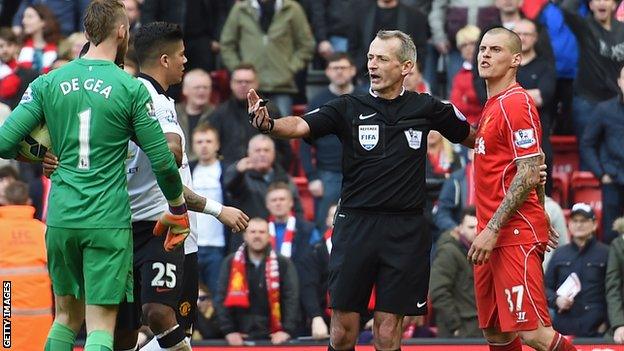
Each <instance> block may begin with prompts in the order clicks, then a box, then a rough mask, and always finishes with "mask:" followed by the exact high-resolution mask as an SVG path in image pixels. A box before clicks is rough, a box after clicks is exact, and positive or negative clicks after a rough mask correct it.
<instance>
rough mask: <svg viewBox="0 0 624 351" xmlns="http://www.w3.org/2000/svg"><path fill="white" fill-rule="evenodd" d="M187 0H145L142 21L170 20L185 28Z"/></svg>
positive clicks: (143, 22)
mask: <svg viewBox="0 0 624 351" xmlns="http://www.w3.org/2000/svg"><path fill="white" fill-rule="evenodd" d="M185 12H186V1H169V0H143V1H142V5H141V23H142V24H148V23H152V22H158V21H163V22H169V23H176V24H179V25H180V27H182V28H184V20H185V18H184V13H185Z"/></svg>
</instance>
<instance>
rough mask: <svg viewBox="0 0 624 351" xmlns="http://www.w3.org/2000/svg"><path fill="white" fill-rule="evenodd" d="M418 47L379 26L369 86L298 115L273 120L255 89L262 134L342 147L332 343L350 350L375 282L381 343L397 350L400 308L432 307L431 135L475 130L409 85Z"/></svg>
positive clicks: (456, 137) (469, 135)
mask: <svg viewBox="0 0 624 351" xmlns="http://www.w3.org/2000/svg"><path fill="white" fill-rule="evenodd" d="M415 58H416V47H415V46H414V43H413V41H412V40H411V38H410V37H409V36H408V35H407V34H405V33H403V32H400V31H396V30H390V31H383V30H382V31H380V32H378V33H377V36H376V38H375V39H374V40H373V41H372V42H371V44H370V47H369V51H368V74H369V76H370V82H371V88H370V91H369V92H368V93H366V94H361V95H356V94H354V95H343V96H341V97H339V98H336V99H334V100H332V101H330V102H328V103H327V104H326V105H324V106H322V107H320V108H318V109H316V110H313V111H311V112H309V113H308V114H306V115H305V116H303V118H301V117H295V116H292V117H284V118H280V119H275V120H273V119H271V118H270V116H269V114H268V112H267V110H266V108H265V107H264V104H265V101H263V100H261V99H260V98H259V97H258V95H257V94H256V92H255V91H254V90H250V91H249V93H248V95H247V97H248V103H249V111H250V121H251V123H252V124H253V125H254V126H255V127H256V128H258V129H259V130H260V131H261V132H263V133H270V134H271V135H274V136H278V137H283V138H308V139H315V138H320V137H322V136H325V135H328V134H335V135H336V136H338V138H339V139H340V141H341V143H342V146H343V159H342V167H343V171H342V173H343V181H342V194H341V203H340V208H339V210H338V212H337V214H336V217H335V226H334V234H333V236H332V244H333V248H332V252H331V257H330V261H329V296H330V307H331V308H332V309H333V315H332V318H331V327H330V345H329V348H328V350H330V351H331V350H354V348H355V343H356V341H357V336H358V332H359V330H358V329H359V320H360V318H359V317H360V312H362V311H365V310H366V308H367V305H368V300H369V297H370V294H371V290H372V289H373V287H374V289H375V294H376V303H375V316H374V327H373V335H374V336H375V340H374V345H375V348H376V349H377V350H399V349H400V341H401V333H402V330H401V326H402V320H403V316H406V315H410V316H413V315H423V314H426V312H427V293H428V284H429V253H430V249H431V240H432V239H431V235H430V233H429V230H428V228H427V222H426V220H425V218H424V217H423V208H424V206H425V193H426V190H425V162H426V157H427V133H429V131H430V130H437V131H439V132H440V133H442V135H444V136H445V137H446V138H447V139H448V140H450V141H452V142H454V143H459V142H461V143H462V144H464V145H466V146H468V147H471V148H472V147H473V146H474V138H475V131H474V129H472V128H471V127H470V125H469V124H468V123H467V122H466V120H465V118H464V117H463V115H462V114H461V113H460V112H459V111H457V110H456V109H455V108H454V107H453V106H452V105H450V104H445V103H442V102H441V101H439V100H437V99H436V98H434V97H432V96H430V95H427V94H418V93H413V92H409V91H406V90H405V88H404V87H403V79H404V78H405V76H406V75H407V74H408V73H409V72H410V71H411V70H412V68H413V66H414V64H415Z"/></svg>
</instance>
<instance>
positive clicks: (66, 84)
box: [0, 59, 182, 228]
mask: <svg viewBox="0 0 624 351" xmlns="http://www.w3.org/2000/svg"><path fill="white" fill-rule="evenodd" d="M43 122H45V123H46V124H47V126H48V129H49V131H50V139H51V140H52V150H53V152H54V153H55V154H56V155H57V157H58V159H59V167H58V168H57V169H56V170H55V171H54V173H53V174H52V177H51V179H52V188H51V190H50V198H49V201H48V215H47V224H48V225H50V226H54V227H65V228H130V225H131V224H130V207H129V203H128V189H127V184H126V174H125V173H126V170H125V160H126V158H127V154H128V140H129V139H130V138H131V137H132V136H135V137H136V141H137V144H139V145H141V148H142V149H143V151H145V153H146V154H147V156H148V157H149V159H150V161H151V164H152V170H153V171H154V174H155V175H156V177H157V180H158V184H159V186H160V188H161V189H162V191H163V193H164V195H165V197H166V198H167V199H168V200H172V199H177V198H179V197H180V196H181V194H182V183H181V182H180V176H179V173H178V169H177V166H176V164H175V159H174V157H173V154H172V153H171V152H170V151H169V148H168V147H167V142H166V140H165V137H164V134H163V132H162V130H161V128H160V126H159V125H158V122H157V121H156V120H155V112H154V108H153V105H152V101H151V98H150V95H149V93H148V91H147V89H146V88H145V87H144V85H143V84H141V83H140V82H139V81H138V80H137V79H135V78H134V77H132V76H130V75H128V74H127V73H126V72H124V71H123V70H121V69H120V68H119V67H117V66H116V65H115V64H114V63H113V62H111V61H105V60H90V59H77V60H74V61H72V62H71V63H68V64H66V65H65V66H63V67H61V68H59V69H56V70H54V71H52V72H50V73H48V74H46V75H43V76H40V77H39V78H37V79H36V80H35V81H33V82H32V83H31V84H30V86H29V87H28V89H27V90H26V92H25V93H24V95H23V97H22V100H21V101H20V103H19V105H18V106H17V108H16V109H15V110H14V111H13V112H12V113H11V115H10V116H9V118H8V119H7V121H6V122H5V123H4V125H3V126H2V127H0V157H3V158H14V157H15V156H16V153H17V151H16V150H17V147H16V146H17V144H18V143H19V142H20V141H21V140H22V139H23V138H24V137H25V136H26V135H27V134H29V133H30V131H31V130H33V128H34V127H36V126H37V125H38V124H40V123H43Z"/></svg>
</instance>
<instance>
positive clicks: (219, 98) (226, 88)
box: [210, 69, 230, 105]
mask: <svg viewBox="0 0 624 351" xmlns="http://www.w3.org/2000/svg"><path fill="white" fill-rule="evenodd" d="M210 78H212V95H211V96H210V102H211V103H213V104H215V105H218V104H220V103H222V102H223V101H225V100H227V99H228V98H229V97H230V74H229V73H228V71H227V70H226V69H220V70H218V71H212V72H210Z"/></svg>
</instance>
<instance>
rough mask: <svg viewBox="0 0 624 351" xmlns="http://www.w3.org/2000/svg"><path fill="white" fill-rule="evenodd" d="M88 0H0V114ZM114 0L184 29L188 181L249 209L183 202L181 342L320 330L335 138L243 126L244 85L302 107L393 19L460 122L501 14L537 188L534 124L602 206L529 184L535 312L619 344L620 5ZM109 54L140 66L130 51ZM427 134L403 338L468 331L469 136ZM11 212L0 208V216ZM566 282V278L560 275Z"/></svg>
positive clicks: (335, 195)
mask: <svg viewBox="0 0 624 351" xmlns="http://www.w3.org/2000/svg"><path fill="white" fill-rule="evenodd" d="M88 2H89V1H88V0H76V1H65V0H47V1H36V0H23V1H19V0H17V1H16V0H4V1H2V0H0V6H1V7H0V121H1V120H2V119H3V118H5V117H6V116H7V115H8V114H9V113H10V111H11V109H12V108H14V107H15V106H16V105H17V104H18V103H19V100H20V98H21V96H22V94H23V93H24V91H25V90H26V88H27V86H28V84H29V83H30V82H31V81H32V80H34V79H35V78H36V77H37V76H39V75H41V74H46V73H48V72H50V71H51V70H54V69H57V68H59V67H61V66H62V65H64V64H66V63H67V62H69V61H71V60H73V59H75V58H77V57H78V55H79V53H80V50H81V48H82V47H83V45H84V44H85V43H86V41H87V38H86V37H85V35H84V33H83V32H82V29H83V28H82V25H81V17H82V16H81V13H82V11H83V10H84V9H85V8H86V5H87V4H88ZM123 2H124V4H125V6H126V11H127V13H128V17H129V19H130V32H131V33H132V31H135V30H136V29H137V28H139V27H140V26H141V25H143V24H145V23H150V22H153V21H167V22H173V23H177V24H179V25H180V26H181V27H182V28H183V29H184V34H185V39H184V42H185V47H186V57H187V58H188V63H187V64H186V74H185V76H184V80H183V82H182V84H181V86H178V87H172V88H171V89H170V91H169V92H168V93H169V95H170V96H172V97H174V98H175V99H176V101H177V105H176V110H177V115H178V116H177V117H178V121H179V124H180V125H181V127H182V129H183V130H184V132H185V134H186V135H187V137H188V138H189V140H190V142H189V143H187V148H188V150H186V151H187V153H188V154H189V158H190V159H191V160H192V162H191V163H190V167H191V171H192V174H193V185H194V188H195V190H196V191H197V193H198V194H201V195H204V196H206V197H209V198H212V199H214V200H216V201H219V202H222V203H224V204H227V205H232V206H236V207H238V208H240V209H242V210H243V211H244V212H245V213H246V214H247V215H248V216H249V217H250V218H251V217H259V218H263V219H265V220H264V221H257V220H256V221H252V222H250V226H249V229H248V230H247V231H246V232H245V233H234V234H232V233H230V232H229V230H228V228H224V227H223V225H222V224H221V223H220V222H219V221H217V220H216V219H215V218H213V217H210V216H208V215H202V214H200V215H198V217H199V219H198V228H199V239H198V244H199V252H198V258H199V265H200V271H199V276H200V282H201V283H200V286H199V291H200V292H199V299H198V302H197V303H198V306H199V311H200V316H199V320H198V322H197V328H196V335H195V336H196V337H197V338H199V339H210V338H215V339H216V338H224V337H225V338H226V339H227V341H228V343H230V344H232V345H236V344H240V343H241V342H242V340H243V339H244V338H245V339H263V338H268V335H269V334H270V330H271V325H272V323H275V320H276V319H277V320H280V321H281V324H282V325H283V328H284V330H285V331H287V333H288V335H289V336H290V337H291V338H295V337H297V336H304V335H312V336H313V337H316V338H323V337H326V336H327V334H328V325H329V318H330V315H331V311H330V310H328V309H327V264H328V257H329V253H330V252H331V234H332V225H331V223H332V216H333V213H334V211H335V208H336V206H335V205H336V203H337V202H338V199H339V196H340V187H341V181H342V175H341V172H340V170H341V146H340V142H339V140H338V138H337V137H335V136H327V137H324V138H321V139H319V140H317V141H315V143H313V144H308V143H306V142H304V141H295V142H287V141H284V140H278V139H273V138H271V137H269V136H266V135H263V134H258V132H257V130H255V129H254V128H253V127H252V126H251V125H249V123H248V114H247V92H248V91H249V89H251V88H253V89H256V90H257V91H259V92H260V95H261V96H262V97H263V98H268V99H269V100H270V103H269V110H270V113H271V116H273V117H279V116H287V115H293V114H302V113H305V112H306V111H311V110H314V109H316V108H318V107H319V106H321V105H323V104H325V103H326V102H328V101H329V100H331V99H332V98H335V97H337V96H340V95H342V94H347V93H367V91H368V77H367V74H366V72H367V68H366V64H367V62H366V53H367V50H368V44H369V43H370V41H371V40H372V39H373V38H374V36H375V34H376V32H377V31H378V30H380V29H399V30H401V31H403V32H405V33H407V34H409V35H410V36H411V37H412V39H413V40H414V42H415V44H416V47H417V57H418V60H417V62H418V64H417V65H416V67H415V68H414V70H413V72H411V73H410V74H409V75H408V76H407V78H406V80H405V87H406V89H408V90H411V91H417V92H420V93H429V94H433V95H435V96H438V97H441V98H444V99H447V100H449V101H450V102H451V103H453V104H454V105H455V106H456V107H457V108H458V109H459V110H461V111H462V112H463V113H464V114H465V115H466V117H467V119H468V121H469V122H470V123H471V124H473V125H475V126H477V125H478V123H479V120H480V117H481V116H480V115H481V110H482V107H483V105H484V103H485V101H486V100H487V96H486V92H485V83H484V82H483V80H482V79H480V78H479V77H478V74H476V62H475V54H476V52H477V50H478V47H477V45H478V42H479V39H480V35H481V32H482V31H483V30H484V29H486V28H488V27H491V26H495V25H499V26H500V25H502V26H504V27H506V28H509V29H511V30H513V31H515V32H516V33H517V34H518V35H519V37H520V39H521V42H522V64H521V67H520V68H519V71H518V81H519V83H520V84H521V85H522V86H523V87H524V88H525V89H526V90H527V92H528V93H529V95H530V96H531V97H532V98H533V100H534V101H535V104H536V106H537V107H538V109H539V113H540V119H541V123H542V129H543V135H542V136H541V143H542V146H543V149H544V152H545V154H546V163H547V165H548V167H549V177H548V181H547V194H549V195H550V194H551V192H552V191H553V176H552V169H553V162H556V161H557V160H555V158H556V157H557V156H556V153H555V152H554V151H553V146H552V145H551V143H550V140H551V136H552V135H572V136H575V137H576V141H577V145H578V151H577V155H578V158H579V159H580V164H579V166H578V168H579V170H581V171H588V172H591V174H593V177H594V178H595V180H596V183H597V184H598V185H597V187H599V188H600V190H599V191H600V192H601V198H600V202H599V203H600V204H601V205H598V204H597V203H590V204H588V203H584V202H579V203H575V204H573V203H570V204H568V203H565V202H563V201H561V199H560V198H559V199H557V200H559V202H557V201H555V200H553V199H552V198H548V199H547V202H546V210H547V212H548V213H549V215H550V218H551V222H552V224H553V225H554V226H555V228H556V229H557V230H558V232H559V233H560V234H561V236H560V247H559V248H558V249H557V250H556V251H555V252H554V253H548V254H547V255H546V257H545V262H544V269H545V282H546V285H547V293H548V301H549V305H550V308H551V313H552V316H553V322H554V326H555V328H556V329H558V330H559V331H560V332H562V333H563V334H569V335H574V336H579V337H599V336H603V335H606V336H608V337H613V338H614V340H615V341H616V342H620V343H624V278H623V277H624V236H623V235H624V219H620V220H616V218H618V217H620V216H622V215H624V151H623V150H624V148H622V147H621V140H622V137H624V101H623V92H624V72H623V71H622V68H623V67H624V23H621V22H620V21H623V20H624V3H623V4H620V3H619V2H617V1H616V0H561V1H552V2H551V1H547V0H524V1H522V0H299V1H296V0H239V1H235V0H229V1H226V0H202V1H198V0H186V1H166V0H124V1H123ZM124 70H126V71H127V72H128V73H129V74H132V75H136V74H137V73H138V71H139V67H138V65H137V63H136V59H135V58H134V52H133V50H132V48H131V49H130V50H129V52H128V54H127V57H126V59H125V65H124ZM426 142H427V153H428V162H427V168H426V170H425V172H426V175H427V188H428V199H429V201H428V205H427V207H428V208H427V209H426V210H427V211H426V213H427V214H428V219H429V222H430V228H431V232H432V234H433V236H434V242H435V244H434V248H433V250H434V254H433V255H432V258H433V264H432V274H431V289H430V302H431V303H430V304H429V305H430V306H431V307H430V313H429V315H428V316H427V317H426V318H422V317H419V318H406V321H405V323H404V324H405V325H404V326H405V328H404V329H405V333H404V336H405V337H433V336H440V337H480V336H481V332H480V331H479V329H478V326H477V320H476V307H475V302H474V291H473V287H472V285H473V278H472V266H471V264H469V262H468V261H467V260H466V258H465V256H466V252H467V250H468V248H469V247H470V243H471V242H472V240H473V239H474V236H475V235H476V217H475V213H474V207H473V204H474V191H473V189H474V186H473V184H474V182H475V179H474V178H473V171H472V166H471V161H472V151H469V150H467V149H465V148H463V147H458V146H457V145H453V144H451V143H450V142H448V141H447V140H445V139H444V138H443V137H442V136H441V135H440V134H439V133H437V132H435V131H432V132H430V133H429V135H428V137H427V140H426ZM3 162H4V163H3V167H2V168H0V205H9V206H16V205H19V206H26V205H28V206H29V205H32V206H33V207H34V208H35V213H34V217H35V218H37V219H39V220H41V221H43V222H45V218H46V205H47V194H48V192H49V187H50V182H49V180H48V179H47V178H46V177H44V176H43V175H42V171H41V167H40V165H28V164H23V163H19V164H18V163H16V162H13V161H3ZM17 180H20V181H22V182H24V183H25V184H27V185H28V188H27V189H28V192H29V198H30V200H26V199H24V196H16V195H15V193H16V192H18V193H19V191H22V192H23V191H24V187H22V186H21V185H20V186H21V187H18V189H17V190H16V189H13V188H14V187H15V186H12V185H11V184H12V183H13V182H14V181H17ZM24 183H21V182H20V183H19V184H24ZM16 199H17V200H16ZM568 205H573V206H568ZM11 214H12V212H10V211H8V212H7V211H4V212H3V211H2V208H0V222H1V221H2V220H3V219H4V217H3V216H5V217H6V216H7V215H8V216H10V215H11ZM0 227H1V225H0ZM0 234H2V229H0ZM242 243H245V244H246V245H241V244H242ZM272 252H274V253H276V254H277V255H273V254H271V253H272ZM2 262H3V261H2V259H0V265H1V264H2ZM275 265H277V267H278V268H277V270H278V272H279V274H278V277H279V283H280V284H279V289H278V290H279V294H277V296H279V299H280V308H281V311H278V313H276V312H275V311H274V309H273V307H272V306H274V301H272V296H275V294H274V291H272V288H271V286H272V284H269V283H270V281H269V280H268V278H267V280H266V281H265V278H264V277H265V275H266V276H268V275H269V270H270V269H275ZM265 270H266V272H265ZM265 273H266V274H265ZM240 276H243V277H244V279H245V282H246V284H247V285H248V287H249V292H248V294H249V296H248V300H247V305H245V304H242V305H241V304H240V301H235V299H232V298H231V296H230V295H231V294H230V293H231V292H232V289H234V288H235V287H236V286H237V284H239V283H241V282H240V281H239V280H237V277H240ZM564 283H565V284H567V285H565V284H564ZM570 284H572V285H573V286H576V285H575V284H577V285H578V289H572V290H570V289H568V290H566V289H561V288H560V287H561V286H562V285H565V286H568V285H570ZM373 302H374V299H372V300H371V306H369V307H371V308H372V307H373V305H374V303H373ZM366 317H367V318H366ZM370 317H371V316H370V315H368V316H367V315H366V313H364V314H363V319H362V326H363V327H364V329H363V330H364V331H363V333H362V335H361V337H360V338H361V340H362V341H367V340H370V338H371V332H370V327H371V324H372V323H371V320H370Z"/></svg>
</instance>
